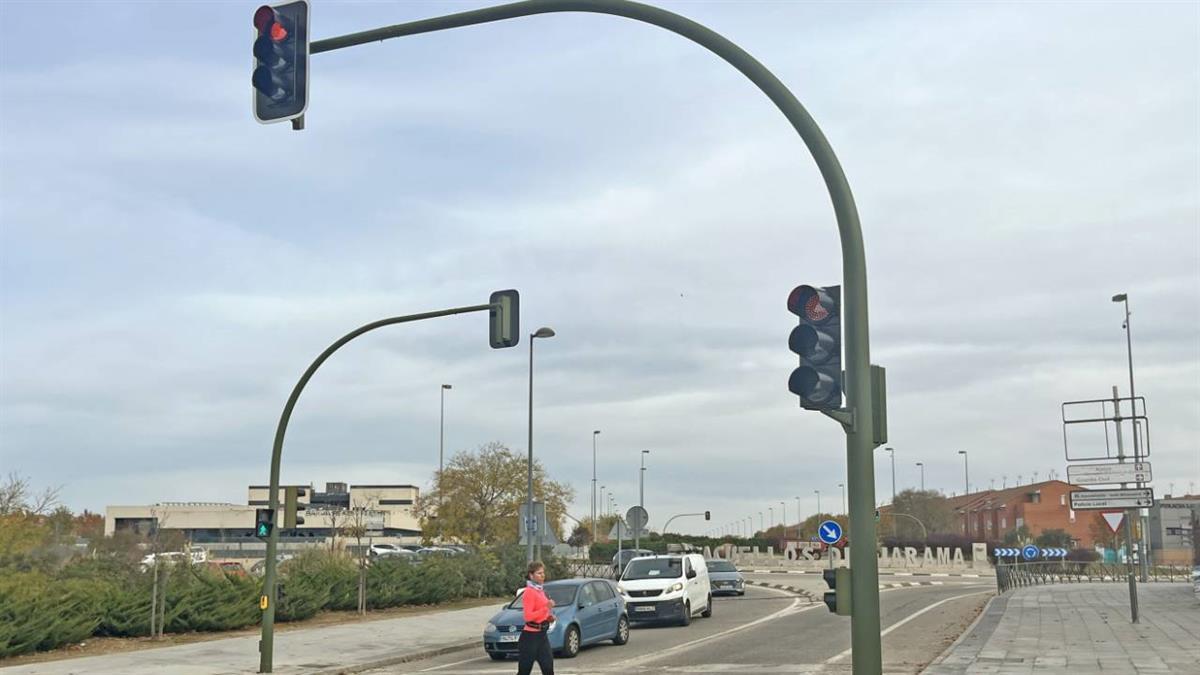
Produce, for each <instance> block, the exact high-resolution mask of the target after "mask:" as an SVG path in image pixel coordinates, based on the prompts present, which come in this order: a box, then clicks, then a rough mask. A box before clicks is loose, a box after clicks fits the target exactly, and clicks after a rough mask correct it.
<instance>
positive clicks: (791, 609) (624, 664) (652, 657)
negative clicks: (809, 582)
mask: <svg viewBox="0 0 1200 675" xmlns="http://www.w3.org/2000/svg"><path fill="white" fill-rule="evenodd" d="M759 588H762V589H763V590H765V591H771V592H772V593H779V594H780V595H784V596H787V597H792V596H791V594H789V593H786V592H784V591H778V590H775V589H774V588H769V587H763V586H759ZM803 600H805V598H794V599H793V600H792V604H790V605H788V606H787V607H784V608H783V609H781V610H779V611H777V612H773V613H771V614H768V615H766V616H763V617H759V618H757V619H755V620H754V621H751V622H749V623H744V624H741V625H739V626H734V627H733V628H730V629H728V630H723V631H721V632H720V633H713V634H712V635H706V636H705V637H702V638H698V639H696V640H691V641H689V642H683V643H681V644H677V645H675V646H674V647H668V648H666V649H663V650H660V651H658V652H655V653H653V654H643V655H642V656H635V657H633V658H631V659H625V660H624V661H617V662H616V663H614V664H612V666H613V667H621V668H628V667H630V666H634V665H637V664H639V663H645V662H647V661H656V660H658V659H661V658H663V657H665V656H672V655H675V654H678V653H679V652H682V651H686V650H688V649H691V648H692V647H695V646H696V645H699V644H701V643H704V642H709V641H714V640H719V639H721V638H723V637H726V636H728V635H733V634H734V633H740V632H741V631H744V630H747V629H749V628H753V627H754V626H757V625H758V624H760V623H765V622H767V621H772V620H774V619H779V618H782V617H784V616H791V615H793V614H800V613H801V612H807V611H808V610H810V609H815V608H816V607H818V606H822V607H823V606H824V605H816V604H808V603H805V602H802V601H803ZM801 605H805V606H804V607H802V608H801V609H796V608H797V607H799V606H801Z"/></svg>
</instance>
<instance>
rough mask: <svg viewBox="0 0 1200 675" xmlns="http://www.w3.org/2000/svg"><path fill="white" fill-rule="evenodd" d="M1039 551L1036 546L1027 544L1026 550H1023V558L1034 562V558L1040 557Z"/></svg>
mask: <svg viewBox="0 0 1200 675" xmlns="http://www.w3.org/2000/svg"><path fill="white" fill-rule="evenodd" d="M1038 551H1039V549H1038V547H1036V546H1034V545H1033V544H1027V545H1026V546H1025V548H1022V549H1021V557H1022V558H1025V559H1026V560H1033V559H1034V558H1036V557H1038Z"/></svg>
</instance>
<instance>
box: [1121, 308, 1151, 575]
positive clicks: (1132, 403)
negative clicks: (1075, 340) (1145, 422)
mask: <svg viewBox="0 0 1200 675" xmlns="http://www.w3.org/2000/svg"><path fill="white" fill-rule="evenodd" d="M1112 301H1113V302H1120V303H1124V305H1125V322H1124V323H1123V324H1122V325H1121V327H1122V328H1124V329H1125V353H1126V354H1128V356H1129V409H1130V411H1131V412H1130V413H1129V414H1130V417H1131V418H1132V424H1133V461H1134V462H1140V461H1142V453H1141V441H1140V440H1139V439H1138V421H1137V390H1135V389H1134V388H1133V335H1132V333H1131V332H1130V330H1131V329H1130V327H1129V294H1128V293H1118V294H1116V295H1114V296H1112ZM1137 486H1138V487H1139V488H1140V487H1142V483H1141V482H1140V481H1139V482H1138V483H1137ZM1137 512H1138V518H1139V520H1140V519H1141V518H1143V516H1142V510H1141V509H1138V510H1137ZM1148 529H1149V528H1147V527H1146V526H1145V522H1144V521H1143V523H1142V532H1143V534H1145V533H1146V532H1147V530H1148ZM1147 543H1148V542H1147V540H1146V537H1143V538H1142V542H1141V548H1142V555H1141V556H1139V557H1140V558H1141V579H1142V581H1143V582H1145V581H1146V577H1147V575H1148V574H1149V570H1148V566H1149V560H1148V558H1149V556H1148V555H1147V554H1148V553H1149V552H1150V547H1149V546H1148V545H1147Z"/></svg>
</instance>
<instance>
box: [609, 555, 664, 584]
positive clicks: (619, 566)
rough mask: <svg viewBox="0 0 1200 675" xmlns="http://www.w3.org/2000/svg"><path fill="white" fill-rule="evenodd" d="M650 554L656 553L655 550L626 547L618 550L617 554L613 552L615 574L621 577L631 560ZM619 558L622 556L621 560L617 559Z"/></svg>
mask: <svg viewBox="0 0 1200 675" xmlns="http://www.w3.org/2000/svg"><path fill="white" fill-rule="evenodd" d="M648 555H654V551H651V550H648V549H644V548H625V549H621V550H620V551H617V552H616V553H615V554H613V559H612V570H613V574H615V575H616V576H617V578H618V579H620V578H621V574H622V573H623V572H624V571H625V566H626V565H628V564H629V561H630V560H633V559H634V558H643V557H645V556H648ZM618 558H620V560H619V561H618V560H617V559H618Z"/></svg>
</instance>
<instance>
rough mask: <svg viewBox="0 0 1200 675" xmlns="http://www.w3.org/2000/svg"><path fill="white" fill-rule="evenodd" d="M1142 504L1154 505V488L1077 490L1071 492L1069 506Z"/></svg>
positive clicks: (1081, 508) (1129, 506)
mask: <svg viewBox="0 0 1200 675" xmlns="http://www.w3.org/2000/svg"><path fill="white" fill-rule="evenodd" d="M1143 506H1154V488H1130V489H1127V490H1079V491H1077V492H1072V493H1071V508H1073V509H1075V510H1077V511H1088V510H1093V511H1099V510H1104V509H1136V508H1141V507H1143Z"/></svg>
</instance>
